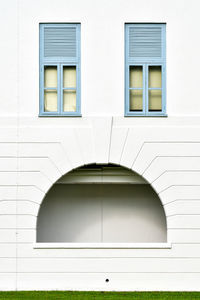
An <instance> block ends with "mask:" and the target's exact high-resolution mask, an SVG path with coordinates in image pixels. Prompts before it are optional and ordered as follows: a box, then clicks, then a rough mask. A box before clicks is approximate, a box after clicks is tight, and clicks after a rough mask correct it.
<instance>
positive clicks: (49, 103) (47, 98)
mask: <svg viewBox="0 0 200 300" xmlns="http://www.w3.org/2000/svg"><path fill="white" fill-rule="evenodd" d="M57 109H58V108H57V91H54V90H45V91H44V111H57Z"/></svg>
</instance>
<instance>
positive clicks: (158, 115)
mask: <svg viewBox="0 0 200 300" xmlns="http://www.w3.org/2000/svg"><path fill="white" fill-rule="evenodd" d="M124 117H125V118H126V117H139V118H141V117H143V118H144V117H147V118H159V117H160V118H166V117H168V115H167V114H157V115H156V114H155V115H150V114H149V115H139V114H131V113H127V114H125V115H124Z"/></svg>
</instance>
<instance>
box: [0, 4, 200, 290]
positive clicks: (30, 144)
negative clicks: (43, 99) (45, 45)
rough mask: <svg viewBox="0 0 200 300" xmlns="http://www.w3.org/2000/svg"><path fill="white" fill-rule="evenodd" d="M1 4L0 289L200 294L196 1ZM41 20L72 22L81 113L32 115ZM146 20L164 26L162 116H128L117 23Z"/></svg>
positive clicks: (35, 102) (121, 30)
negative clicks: (75, 27)
mask: <svg viewBox="0 0 200 300" xmlns="http://www.w3.org/2000/svg"><path fill="white" fill-rule="evenodd" d="M0 6H1V9H0V14H1V18H0V22H1V29H0V30H1V50H0V51H1V57H2V59H3V61H2V64H1V66H2V72H1V77H2V78H1V83H2V85H1V99H0V100H1V109H0V143H1V146H0V289H1V290H116V291H119V290H127V291H134V290H170V291H173V290H178V291H183V290H187V291H191V290H200V286H199V281H200V255H199V253H200V101H199V95H198V87H199V76H198V75H199V64H200V62H199V60H198V55H199V53H200V39H199V21H198V20H199V18H198V17H199V16H198V15H199V1H198V0H191V1H188V0H184V1H183V0H175V1H171V0H170V1H158V0H152V1H147V0H140V1H138V0H134V1H129V0H125V1H120V0H117V1H114V0H113V1H104V0H101V1H98V0H94V1H91V0H85V1H80V0H74V1H69V0H67V1H66V0H57V1H47V0H42V1H38V0H36V1H33V0H28V1H26V0H7V1H2V2H1V4H0ZM49 23H50V24H80V35H81V39H80V57H81V60H80V82H81V83H80V86H81V88H80V89H79V92H80V104H81V108H80V115H79V116H73V115H72V116H50V115H49V116H48V115H44V116H41V114H40V113H39V107H40V88H41V86H40V85H39V76H40V67H39V53H40V47H41V45H40V43H39V34H40V33H39V26H40V24H49ZM140 23H141V24H166V25H165V28H166V89H165V91H164V92H165V93H166V107H165V108H166V113H165V114H163V115H157V116H153V115H149V116H147V115H146V116H134V115H131V116H125V109H124V107H125V85H126V83H125V24H140ZM90 165H91V167H90ZM84 166H86V167H84ZM81 167H82V168H81ZM72 170H74V171H73V172H75V176H71V175H73V174H74V173H73V172H72V173H70V174H69V175H68V173H69V172H70V171H72ZM76 172H77V173H76ZM109 172H110V173H109ZM61 184H62V186H61ZM56 189H57V190H56ZM99 189H100V191H99V194H98V190H99ZM148 189H149V190H148ZM58 190H59V191H58ZM114 191H115V193H114ZM76 193H77V194H76ZM113 193H114V196H113V197H111V195H113ZM145 193H146V194H145ZM105 194H106V197H107V198H106V199H107V200H104V199H103V200H101V201H99V202H98V200H97V199H99V198H98V197H104V195H105ZM58 195H61V196H58ZM63 195H64V196H63ZM99 195H100V196H99ZM123 195H126V197H125V196H123ZM63 197H64V198H63ZM120 197H121V198H120ZM111 198H112V203H111V201H110V199H111ZM132 198H133V199H132ZM101 199H102V198H101ZM120 199H121V200H120ZM131 199H132V200H131ZM141 199H142V200H141ZM84 201H85V202H84ZM132 201H135V202H134V203H135V204H134V203H133V202H132ZM45 203H46V204H45ZM55 203H56V205H55ZM66 203H67V204H66ZM98 203H99V204H98ZM102 203H103V204H102ZM141 203H143V204H141ZM121 204H124V205H121ZM45 205H46V206H45ZM48 205H49V206H48ZM95 205H96V206H95ZM47 206H48V207H47ZM45 207H47V208H46V209H45ZM40 208H41V209H40ZM60 208H62V209H60ZM59 209H60V211H59ZM115 209H116V211H115ZM62 211H63V212H66V218H65V214H62V216H61V212H62ZM135 211H137V214H135V215H134V213H135ZM129 212H130V218H129V217H127V218H128V221H127V218H126V216H128V214H129ZM54 213H55V214H54ZM132 213H133V214H132ZM143 213H144V214H143ZM42 214H43V215H42ZM84 214H85V215H84ZM95 214H96V215H95ZM106 214H107V219H106V218H105V219H104V217H105V215H106ZM123 214H124V215H123ZM141 214H142V216H143V221H144V223H142V222H141V223H140V221H141V220H142V217H141V218H140V216H141ZM83 215H84V216H85V217H83ZM59 216H60V218H59ZM70 216H73V218H71V221H70ZM95 216H96V217H95ZM116 216H117V217H116ZM157 217H158V219H157ZM137 218H139V219H137ZM59 219H60V220H59ZM61 220H62V222H61ZM58 221H60V223H59V222H58ZM126 221H127V222H126ZM67 222H68V223H67ZM70 222H71V223H70ZM106 222H107V223H106ZM125 223H126V224H125ZM52 224H55V226H57V230H55V231H54V225H52ZM56 224H57V225H56ZM62 224H64V225H65V226H66V227H65V229H63V228H64V227H59V226H62ZM124 224H125V225H124ZM140 224H141V225H140ZM143 224H145V225H143ZM51 225H52V226H51ZM64 225H63V226H64ZM86 225H87V226H88V228H87V230H88V231H87V232H86V231H84V234H82V233H81V234H79V233H80V231H81V228H84V229H85V228H86V227H84V226H86ZM70 226H72V229H70V230H69V228H70ZM123 226H124V227H123ZM145 228H148V229H149V231H148V234H147V235H146V237H145ZM44 229H45V230H44ZM150 229H151V230H152V234H151V230H150ZM123 230H124V231H123ZM141 230H143V231H141ZM116 231H117V234H116ZM74 232H76V233H77V236H78V238H75V236H74ZM85 232H86V233H85ZM97 232H98V233H97ZM102 232H103V233H102ZM132 232H134V234H132ZM106 234H107V235H106ZM51 236H52V239H51ZM143 237H144V238H143Z"/></svg>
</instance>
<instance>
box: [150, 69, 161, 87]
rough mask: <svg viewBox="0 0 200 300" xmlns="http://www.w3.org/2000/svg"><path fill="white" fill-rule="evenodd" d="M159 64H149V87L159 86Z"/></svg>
mask: <svg viewBox="0 0 200 300" xmlns="http://www.w3.org/2000/svg"><path fill="white" fill-rule="evenodd" d="M161 87H162V76H161V66H149V88H161Z"/></svg>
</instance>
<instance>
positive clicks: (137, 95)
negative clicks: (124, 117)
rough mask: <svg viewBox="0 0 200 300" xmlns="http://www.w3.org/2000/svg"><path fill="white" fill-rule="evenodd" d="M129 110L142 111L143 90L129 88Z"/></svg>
mask: <svg viewBox="0 0 200 300" xmlns="http://www.w3.org/2000/svg"><path fill="white" fill-rule="evenodd" d="M130 110H131V111H142V110H143V91H142V90H130Z"/></svg>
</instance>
